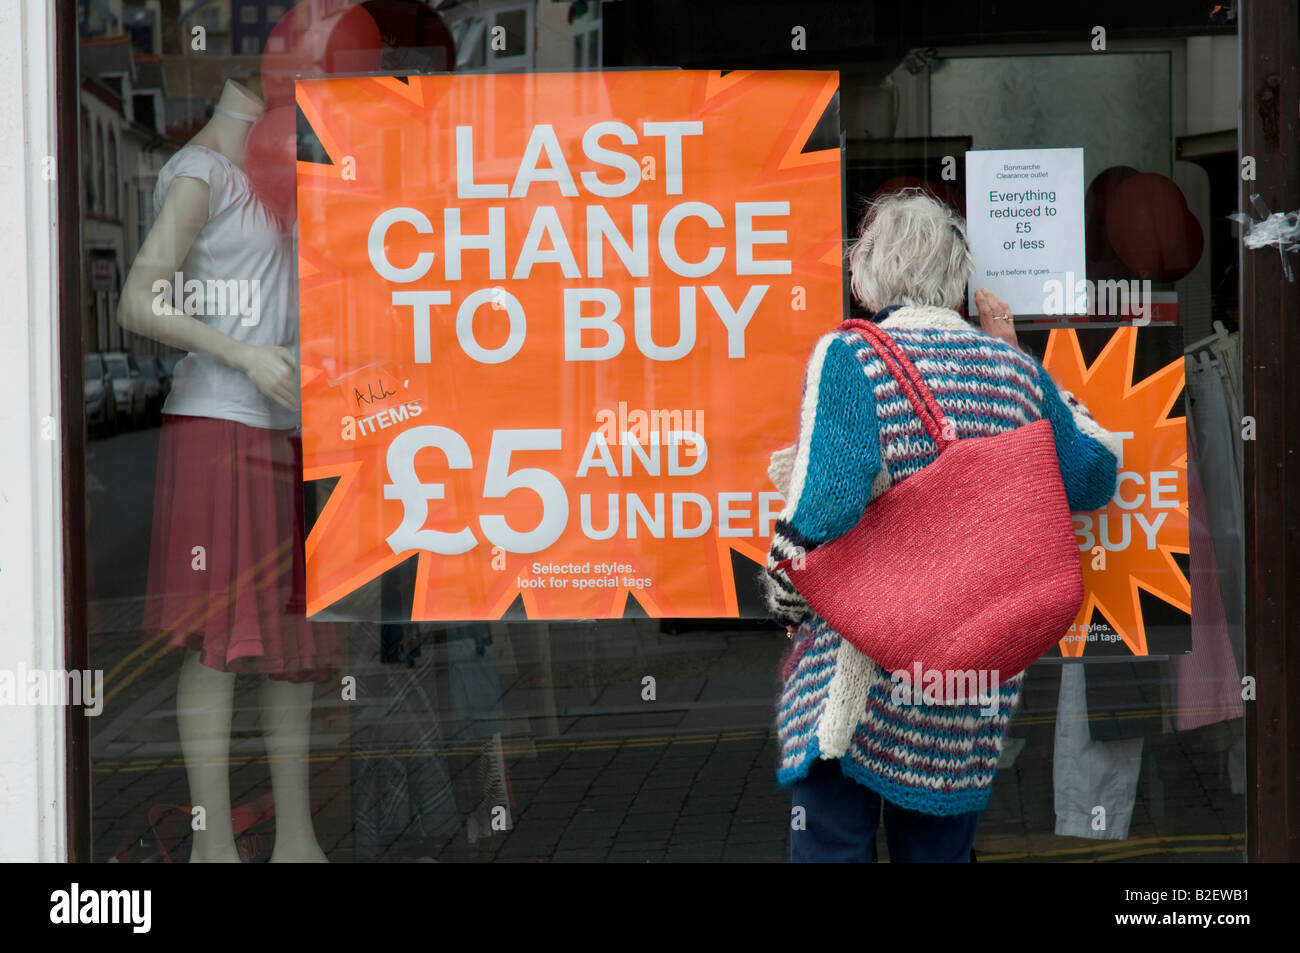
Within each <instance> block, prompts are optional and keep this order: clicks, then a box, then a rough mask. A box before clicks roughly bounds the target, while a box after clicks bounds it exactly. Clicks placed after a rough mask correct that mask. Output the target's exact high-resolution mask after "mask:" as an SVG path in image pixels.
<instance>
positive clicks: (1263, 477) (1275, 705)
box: [1237, 0, 1300, 861]
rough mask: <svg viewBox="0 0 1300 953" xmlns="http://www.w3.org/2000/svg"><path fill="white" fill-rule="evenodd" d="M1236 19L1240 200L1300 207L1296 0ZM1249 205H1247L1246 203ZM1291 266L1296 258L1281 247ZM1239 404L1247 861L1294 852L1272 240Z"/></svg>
mask: <svg viewBox="0 0 1300 953" xmlns="http://www.w3.org/2000/svg"><path fill="white" fill-rule="evenodd" d="M1237 6H1238V9H1239V10H1240V15H1241V21H1240V24H1239V29H1240V31H1241V130H1240V135H1241V155H1242V158H1243V160H1244V159H1245V157H1247V156H1253V157H1254V159H1255V163H1256V170H1255V171H1256V179H1255V180H1254V181H1241V180H1240V179H1239V184H1240V188H1241V192H1240V195H1241V201H1240V205H1239V208H1241V209H1242V210H1250V209H1251V204H1250V196H1251V195H1252V194H1253V193H1259V195H1260V196H1261V197H1262V198H1263V200H1264V201H1265V202H1267V203H1268V206H1269V208H1270V209H1271V210H1273V211H1289V210H1292V209H1296V208H1300V114H1298V113H1297V109H1298V108H1300V66H1297V64H1298V63H1300V0H1251V2H1249V3H1240V4H1238V5H1237ZM1252 214H1253V212H1252ZM1291 267H1292V269H1293V270H1294V271H1295V272H1296V273H1297V275H1300V256H1295V255H1293V256H1291ZM1241 315H1242V320H1241V364H1242V388H1243V390H1244V391H1245V393H1244V394H1243V404H1244V410H1245V413H1246V414H1247V415H1248V416H1250V417H1253V418H1254V419H1255V427H1256V431H1255V439H1254V440H1253V441H1247V443H1246V446H1245V450H1246V452H1245V455H1244V459H1245V523H1246V525H1245V527H1244V532H1245V540H1244V542H1245V561H1246V620H1245V630H1246V640H1245V641H1246V672H1247V674H1248V675H1251V676H1253V677H1254V679H1255V691H1256V696H1255V698H1256V700H1255V701H1253V702H1248V703H1247V705H1246V751H1247V755H1246V758H1247V763H1246V773H1247V778H1248V783H1247V785H1246V849H1247V853H1248V856H1249V858H1250V859H1251V860H1259V861H1297V860H1300V621H1298V620H1297V618H1296V614H1297V612H1300V592H1297V587H1296V583H1297V575H1298V574H1300V493H1297V492H1296V488H1297V486H1300V459H1296V457H1295V456H1294V454H1295V450H1296V448H1297V447H1300V410H1298V409H1297V408H1300V278H1298V279H1297V280H1296V281H1287V280H1286V277H1285V275H1284V274H1283V271H1282V262H1281V256H1280V255H1279V254H1278V250H1277V249H1276V248H1275V247H1268V248H1261V249H1258V250H1254V251H1252V250H1250V249H1245V248H1244V247H1243V250H1242V259H1241Z"/></svg>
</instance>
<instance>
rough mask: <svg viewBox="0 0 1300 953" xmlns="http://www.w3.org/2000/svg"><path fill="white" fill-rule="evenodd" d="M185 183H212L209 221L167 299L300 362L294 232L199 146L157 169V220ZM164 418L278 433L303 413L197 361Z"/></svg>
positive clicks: (187, 364)
mask: <svg viewBox="0 0 1300 953" xmlns="http://www.w3.org/2000/svg"><path fill="white" fill-rule="evenodd" d="M178 175H183V176H189V177H191V178H195V179H201V180H202V181H204V182H206V183H207V184H208V221H207V224H205V225H204V226H203V228H202V230H201V231H200V232H199V234H198V237H197V238H195V239H194V244H193V245H192V246H191V247H190V251H189V254H188V255H186V256H185V261H184V262H183V263H182V265H181V274H180V278H179V281H178V280H177V278H176V276H172V277H171V278H170V279H169V280H168V283H169V285H170V286H171V287H170V288H169V289H168V290H165V291H163V292H161V294H162V295H164V296H165V297H164V298H163V300H164V301H165V302H166V303H168V304H170V305H172V306H173V307H177V306H178V305H179V307H180V310H182V311H184V312H185V313H186V314H189V315H191V316H193V317H195V318H197V319H199V320H200V321H202V322H203V323H204V324H206V325H208V326H210V327H213V328H216V329H217V330H218V331H222V332H224V333H226V334H229V335H230V336H231V337H233V338H235V339H237V340H239V341H244V342H247V343H249V344H259V345H277V346H279V347H283V348H286V349H287V350H289V351H290V352H291V353H292V354H293V356H294V360H295V361H296V360H297V358H298V268H297V264H298V262H297V256H296V254H295V251H294V235H293V232H292V231H282V230H281V226H280V223H279V221H278V220H277V219H276V218H275V216H274V215H273V214H272V213H271V211H270V210H269V209H268V208H267V207H266V205H265V204H264V203H263V202H262V201H261V200H260V199H259V198H258V197H257V196H256V195H254V194H253V190H252V188H251V186H250V185H249V181H248V176H247V175H246V174H245V173H244V170H243V169H241V168H239V166H237V165H235V164H234V163H233V162H231V161H230V160H229V159H227V158H226V157H225V156H223V155H221V154H220V153H219V152H214V151H212V150H211V149H208V148H207V147H205V146H197V145H189V146H185V147H184V148H182V149H181V150H180V151H179V152H177V153H176V154H175V155H173V156H172V157H171V158H170V159H168V160H167V162H166V164H165V165H164V166H163V167H162V169H161V170H160V171H159V173H158V184H157V185H156V186H155V187H154V193H153V207H154V214H155V215H157V214H158V212H159V211H160V210H161V209H162V205H163V200H164V199H165V198H166V196H167V189H168V188H169V187H170V186H171V184H172V180H173V179H175V178H176V176H178ZM177 285H179V287H180V289H181V290H180V292H179V298H178V297H177V294H178V292H177V290H176V287H177ZM159 294H160V293H159V292H158V291H155V296H158V295H159ZM163 413H165V414H182V415H185V416H189V417H216V418H219V419H222V420H234V421H237V422H238V423H241V424H247V425H249V426H250V427H265V428H270V429H275V430H290V429H293V428H294V427H297V426H298V415H297V414H296V413H294V412H293V411H289V410H285V409H284V408H283V407H281V406H280V405H279V404H277V403H275V401H273V400H271V399H270V398H269V397H267V396H265V395H264V394H263V393H262V392H261V391H260V390H258V389H257V385H255V384H254V383H253V382H252V380H250V379H249V377H248V376H247V375H246V374H244V373H243V372H242V371H237V370H235V369H234V368H233V367H229V366H227V365H225V364H222V363H221V362H220V361H216V360H214V359H213V358H210V357H206V356H204V355H202V354H193V353H191V354H187V355H186V356H185V357H183V358H182V359H181V360H180V361H178V362H177V364H176V369H175V373H174V375H173V380H172V389H171V393H170V394H169V395H168V396H167V401H166V403H164V404H163Z"/></svg>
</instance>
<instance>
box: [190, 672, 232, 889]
mask: <svg viewBox="0 0 1300 953" xmlns="http://www.w3.org/2000/svg"><path fill="white" fill-rule="evenodd" d="M234 696H235V674H234V672H218V671H216V670H215V669H211V668H208V667H207V666H206V665H204V664H203V663H202V662H200V661H199V653H198V652H194V651H190V652H186V653H185V661H184V662H183V663H182V664H181V673H180V680H179V682H178V683H177V687H176V724H177V728H178V729H179V731H180V737H181V753H182V755H183V756H184V757H185V774H186V775H187V777H188V778H189V782H190V803H191V804H192V805H194V806H196V807H202V808H203V811H204V824H205V828H204V829H203V830H197V831H195V832H194V848H193V850H192V851H191V852H190V862H191V863H236V864H237V863H239V851H238V850H236V848H235V835H234V831H233V830H232V829H231V822H230V716H231V710H232V708H233V707H234Z"/></svg>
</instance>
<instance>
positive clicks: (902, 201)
mask: <svg viewBox="0 0 1300 953" xmlns="http://www.w3.org/2000/svg"><path fill="white" fill-rule="evenodd" d="M974 270H975V263H974V260H973V259H972V258H971V253H970V245H969V243H968V242H967V240H966V222H965V221H963V219H962V217H961V216H960V215H958V214H957V213H956V212H954V211H953V210H952V209H951V208H949V207H948V206H947V205H945V204H943V203H942V202H940V201H939V200H938V199H936V198H934V197H933V196H931V195H930V194H929V193H927V192H926V191H924V190H923V189H918V188H909V189H903V190H901V191H899V192H892V193H890V194H889V195H886V196H884V197H882V198H880V199H877V200H876V201H874V202H872V203H871V204H870V205H869V206H868V207H867V211H866V213H865V214H864V215H863V216H862V224H861V227H860V229H859V232H858V239H857V241H855V242H854V243H853V245H852V246H851V247H850V248H849V274H850V279H849V284H850V287H852V289H853V297H855V298H856V299H857V300H858V302H859V303H860V304H861V305H862V306H863V307H865V308H869V309H870V310H871V311H873V312H874V311H879V310H880V309H881V308H884V307H887V306H889V305H891V304H899V305H912V306H918V305H930V306H933V307H939V308H957V307H958V306H959V305H960V304H961V302H962V298H963V295H964V294H965V289H966V282H967V281H969V280H970V276H971V272H973V271H974Z"/></svg>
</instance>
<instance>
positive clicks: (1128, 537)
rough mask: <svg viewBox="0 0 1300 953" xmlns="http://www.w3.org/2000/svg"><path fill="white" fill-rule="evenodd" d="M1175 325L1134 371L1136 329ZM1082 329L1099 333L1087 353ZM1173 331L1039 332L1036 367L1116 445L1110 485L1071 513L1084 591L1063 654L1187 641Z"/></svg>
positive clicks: (1181, 443)
mask: <svg viewBox="0 0 1300 953" xmlns="http://www.w3.org/2000/svg"><path fill="white" fill-rule="evenodd" d="M1175 333H1177V334H1178V336H1177V337H1175V338H1171V340H1173V341H1176V342H1177V344H1176V345H1175V347H1174V351H1175V353H1176V354H1177V355H1178V356H1177V357H1175V358H1174V360H1172V361H1170V362H1169V363H1167V364H1165V365H1164V366H1162V367H1160V368H1159V369H1156V370H1155V371H1154V372H1153V373H1149V374H1146V375H1138V374H1137V373H1136V365H1137V356H1138V348H1139V341H1140V336H1154V335H1173V334H1175ZM1084 335H1089V336H1102V337H1101V338H1095V337H1094V338H1093V339H1092V340H1094V341H1099V340H1102V339H1104V342H1105V343H1104V344H1103V345H1102V346H1101V350H1100V352H1099V353H1097V355H1096V356H1095V357H1094V358H1092V360H1087V359H1085V357H1084V353H1083V349H1082V347H1081V336H1084ZM1031 336H1033V332H1030V334H1028V335H1022V337H1031ZM1181 340H1182V338H1181V332H1180V330H1179V329H1178V328H1163V327H1143V328H1138V327H1133V326H1127V327H1122V328H1119V329H1117V330H1113V331H1106V330H1099V329H1084V330H1074V329H1059V330H1054V331H1051V332H1050V334H1049V335H1048V337H1047V345H1046V350H1045V351H1044V353H1043V367H1045V368H1046V369H1047V371H1048V373H1049V374H1051V376H1052V379H1053V380H1054V381H1056V383H1057V385H1058V386H1059V387H1061V388H1062V389H1063V390H1066V391H1069V392H1070V393H1072V394H1074V395H1075V397H1077V398H1078V399H1079V400H1080V401H1081V402H1082V403H1083V405H1084V406H1085V407H1087V408H1088V411H1089V412H1090V413H1091V414H1092V416H1093V418H1094V419H1095V420H1096V421H1097V423H1098V424H1100V425H1101V426H1102V427H1103V428H1105V429H1106V430H1108V431H1110V432H1111V433H1112V434H1114V435H1115V436H1116V437H1117V438H1118V441H1119V446H1120V454H1119V461H1118V462H1119V478H1118V485H1117V486H1116V489H1115V495H1114V496H1113V497H1111V500H1110V502H1109V503H1108V504H1107V505H1106V506H1105V508H1104V509H1101V510H1098V511H1096V512H1094V513H1075V514H1074V533H1075V539H1076V541H1077V542H1078V545H1079V558H1080V560H1081V564H1082V567H1083V583H1084V600H1083V606H1082V607H1081V608H1080V609H1079V614H1078V616H1077V617H1076V618H1075V621H1074V624H1073V625H1072V626H1071V627H1070V629H1071V630H1070V632H1069V633H1067V634H1066V636H1065V638H1064V639H1063V640H1062V641H1061V642H1060V643H1059V646H1058V648H1059V650H1060V653H1061V655H1062V656H1063V657H1065V658H1078V657H1081V656H1085V655H1092V656H1095V655H1099V654H1111V655H1113V654H1128V655H1135V656H1142V655H1172V654H1179V653H1182V652H1187V651H1190V646H1191V628H1190V626H1191V612H1192V587H1191V582H1190V579H1189V571H1188V567H1189V565H1190V524H1189V505H1188V484H1187V464H1188V460H1187V418H1186V417H1184V416H1181V415H1175V414H1174V409H1175V405H1176V404H1177V403H1178V399H1179V397H1180V396H1181V395H1182V393H1183V388H1184V384H1185V381H1186V371H1185V369H1184V364H1183V359H1182V349H1181ZM1135 376H1137V377H1138V379H1137V380H1135V379H1134V378H1135Z"/></svg>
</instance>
